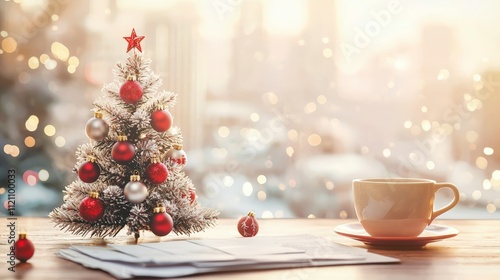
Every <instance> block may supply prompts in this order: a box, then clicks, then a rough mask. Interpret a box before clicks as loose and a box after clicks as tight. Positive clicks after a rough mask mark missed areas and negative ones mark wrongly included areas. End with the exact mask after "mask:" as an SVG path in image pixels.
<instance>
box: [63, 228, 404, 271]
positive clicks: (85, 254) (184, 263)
mask: <svg viewBox="0 0 500 280" xmlns="http://www.w3.org/2000/svg"><path fill="white" fill-rule="evenodd" d="M59 256H61V257H63V258H65V259H68V260H71V261H74V262H77V263H80V264H82V265H84V266H86V267H90V268H96V269H101V270H104V271H107V272H108V273H110V274H112V275H113V276H115V277H117V278H122V279H127V278H133V277H163V278H171V277H181V276H186V275H193V274H200V273H209V272H218V271H219V272H221V271H237V270H256V269H270V268H286V267H310V266H326V265H346V264H363V263H397V262H399V260H398V259H394V258H389V257H385V256H381V255H376V254H373V253H369V252H367V251H366V250H364V249H360V248H352V247H348V246H344V245H341V244H338V243H334V242H331V241H328V240H327V239H325V238H321V237H317V236H313V235H291V236H262V237H260V236H256V237H252V238H243V237H241V238H230V239H205V240H187V241H170V242H160V243H143V244H137V245H110V246H107V247H92V246H72V247H71V248H69V249H64V250H61V251H60V252H59Z"/></svg>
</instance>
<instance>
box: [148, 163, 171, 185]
mask: <svg viewBox="0 0 500 280" xmlns="http://www.w3.org/2000/svg"><path fill="white" fill-rule="evenodd" d="M167 177H168V170H167V166H166V165H165V164H163V163H161V162H160V161H159V160H158V158H157V157H154V158H153V159H152V160H151V164H149V165H148V167H146V179H148V181H150V182H151V183H153V184H156V185H158V184H162V183H163V182H165V180H167Z"/></svg>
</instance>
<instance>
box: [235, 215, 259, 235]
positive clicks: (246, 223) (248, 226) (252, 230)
mask: <svg viewBox="0 0 500 280" xmlns="http://www.w3.org/2000/svg"><path fill="white" fill-rule="evenodd" d="M238 231H239V232H240V234H241V236H243V237H252V236H255V235H257V232H259V224H258V223H257V219H255V214H254V213H253V212H249V213H248V215H247V216H244V217H241V219H240V220H239V221H238Z"/></svg>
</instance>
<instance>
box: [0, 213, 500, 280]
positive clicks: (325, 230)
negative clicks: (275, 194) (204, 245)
mask: <svg viewBox="0 0 500 280" xmlns="http://www.w3.org/2000/svg"><path fill="white" fill-rule="evenodd" d="M1 220H2V222H1V223H0V226H1V231H0V233H1V236H0V262H1V263H2V265H1V266H0V267H1V270H0V279H37V280H38V279H96V280H97V279H99V280H100V279H114V278H113V277H112V276H110V275H109V274H107V273H105V272H102V271H99V270H92V269H87V268H85V267H83V266H81V265H79V264H76V263H73V262H70V261H67V260H64V259H61V258H59V257H57V256H55V253H56V252H57V251H58V250H59V249H63V248H68V247H69V246H70V245H76V244H78V245H92V246H105V245H106V244H110V243H114V244H127V243H128V244H132V243H135V240H134V238H132V237H131V236H127V235H126V231H125V230H122V231H121V232H120V233H119V234H118V236H117V237H115V238H106V239H100V238H82V237H80V236H74V235H72V234H70V233H65V232H62V231H60V230H59V229H58V228H54V225H53V224H52V223H51V222H50V221H49V219H47V218H29V217H19V218H18V219H17V224H16V226H17V230H20V229H26V231H27V232H28V238H29V239H30V240H31V241H32V242H33V243H34V244H35V248H36V251H35V255H34V256H33V258H32V259H30V260H29V261H28V263H23V264H18V265H17V267H16V272H10V271H9V270H7V268H8V264H7V260H8V257H7V255H6V254H7V253H8V244H7V241H8V236H7V234H8V228H7V224H8V222H7V219H6V218H2V219H1ZM348 222H354V221H353V220H330V219H272V220H260V221H259V224H260V230H259V236H264V235H288V234H314V235H318V236H323V237H326V238H328V239H329V240H331V241H334V242H338V243H341V244H345V245H349V246H355V247H360V248H366V249H367V250H368V251H370V252H373V253H378V254H382V255H386V256H390V257H395V258H399V259H401V261H402V262H401V264H385V265H349V266H331V267H315V268H301V267H298V268H293V269H278V270H261V271H244V272H230V273H216V274H206V275H198V276H192V277H184V278H182V279H238V280H245V279H252V280H253V279H287V280H301V279H440V280H444V279H468V280H469V279H477V280H489V279H492V280H498V279H500V221H498V220H440V221H436V223H438V224H442V225H447V226H452V227H455V228H457V229H458V230H459V231H460V234H459V235H458V236H455V237H453V238H449V239H445V240H442V241H439V242H436V243H430V244H428V245H427V246H426V247H423V248H419V249H397V248H392V249H384V248H375V247H369V246H366V245H364V244H363V243H361V242H359V241H355V240H352V239H350V238H347V237H343V236H340V235H337V234H336V233H334V232H333V228H334V227H335V226H337V225H340V224H343V223H348ZM141 234H142V235H143V236H142V237H141V238H140V239H139V242H158V241H160V240H161V241H168V240H182V239H188V238H190V239H201V238H230V237H237V236H239V234H238V231H237V229H236V220H231V219H223V220H219V221H218V225H217V226H216V227H214V228H211V229H207V230H206V231H205V232H201V233H197V234H194V235H192V236H190V237H186V236H176V235H169V236H166V237H163V238H161V239H160V238H158V237H156V236H154V235H153V234H152V233H150V232H144V233H141Z"/></svg>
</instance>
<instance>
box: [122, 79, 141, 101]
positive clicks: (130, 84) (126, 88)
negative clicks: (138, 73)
mask: <svg viewBox="0 0 500 280" xmlns="http://www.w3.org/2000/svg"><path fill="white" fill-rule="evenodd" d="M142 94H143V91H142V86H141V84H139V82H137V81H136V80H135V76H129V77H128V79H127V81H126V82H125V83H124V84H123V85H122V86H121V88H120V97H121V99H122V100H123V101H124V102H125V103H128V104H135V103H137V102H138V101H139V100H141V98H142Z"/></svg>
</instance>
